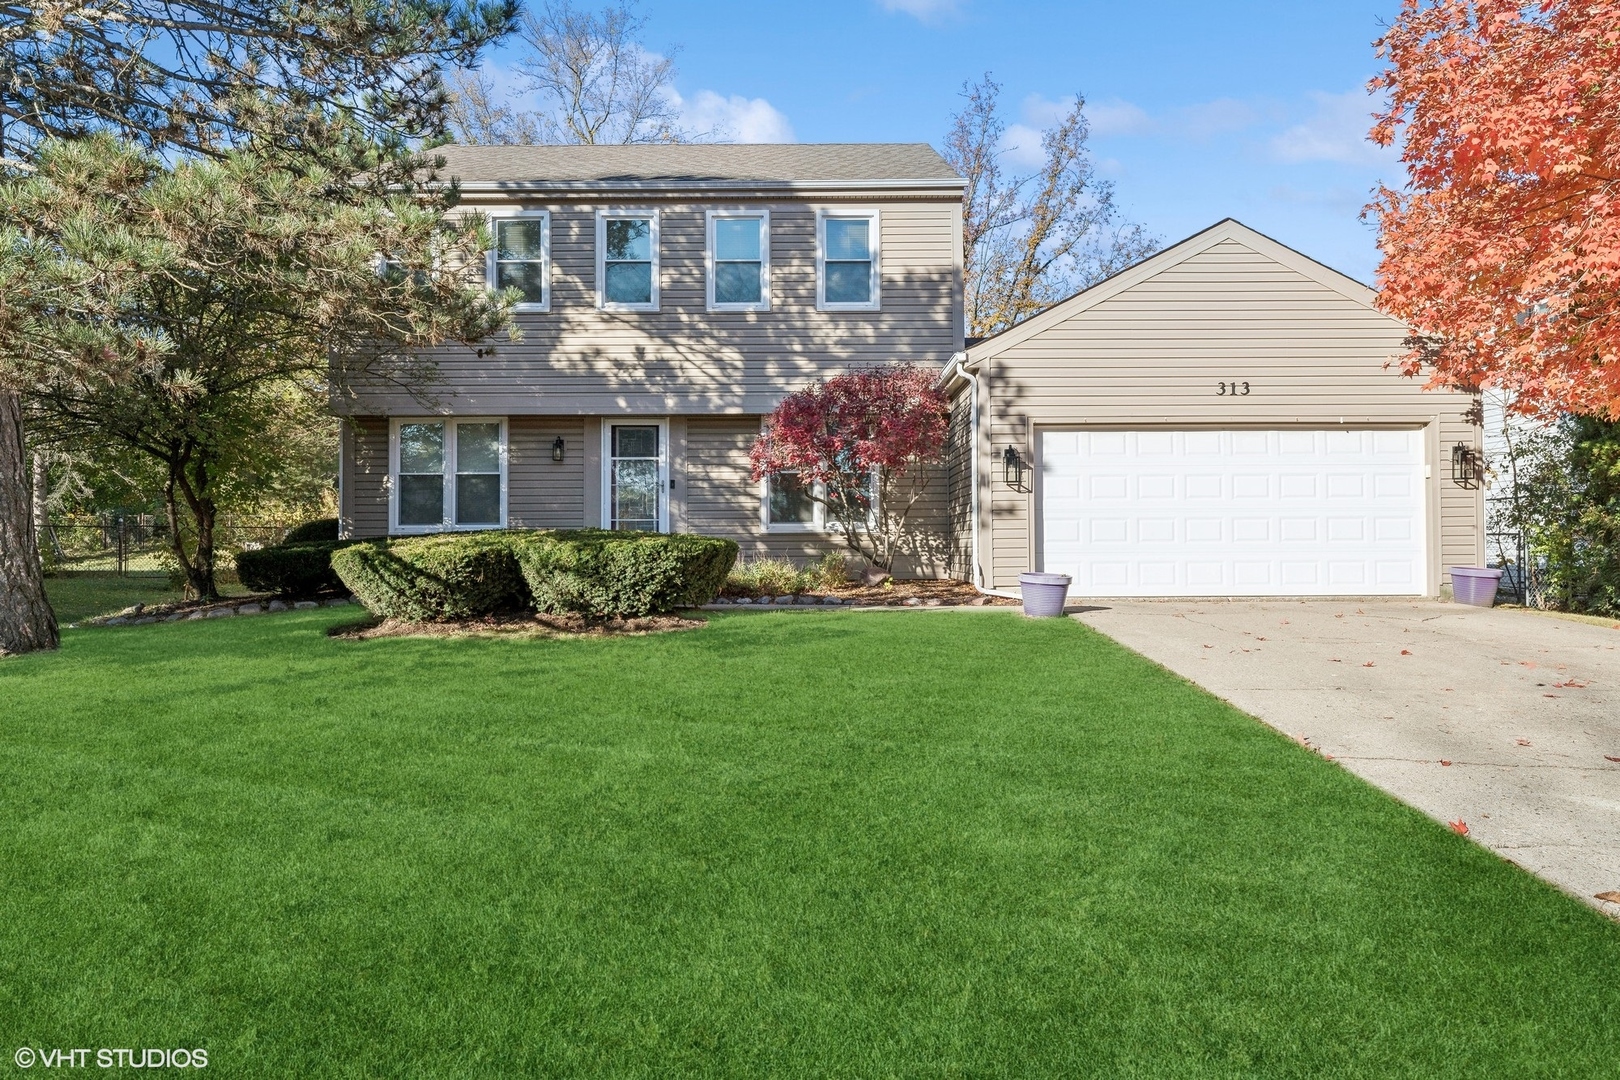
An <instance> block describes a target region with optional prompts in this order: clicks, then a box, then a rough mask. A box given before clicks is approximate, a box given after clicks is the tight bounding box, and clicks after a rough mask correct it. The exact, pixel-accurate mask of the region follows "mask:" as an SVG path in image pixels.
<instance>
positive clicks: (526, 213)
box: [484, 208, 551, 312]
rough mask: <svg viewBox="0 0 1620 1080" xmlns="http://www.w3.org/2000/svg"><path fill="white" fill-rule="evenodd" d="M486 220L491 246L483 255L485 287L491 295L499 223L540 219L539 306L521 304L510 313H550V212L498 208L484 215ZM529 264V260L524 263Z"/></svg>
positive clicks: (497, 247)
mask: <svg viewBox="0 0 1620 1080" xmlns="http://www.w3.org/2000/svg"><path fill="white" fill-rule="evenodd" d="M485 216H486V217H488V218H489V230H490V240H492V241H493V244H492V246H491V247H490V249H489V250H488V251H486V252H484V283H485V285H486V286H488V288H489V290H490V291H491V292H494V291H495V285H496V277H495V264H496V262H497V261H498V260H497V259H496V257H495V256H496V254H497V253H498V252H499V250H500V235H499V232H498V230H499V228H500V222H502V221H511V220H514V219H519V218H539V219H540V297H541V299H540V303H538V304H536V303H532V302H529V301H524V302H522V303H518V304H514V305H513V307H512V310H513V311H516V312H524V311H533V312H546V311H550V310H551V211H550V210H524V209H511V208H500V209H495V210H487V211H485ZM525 261H531V260H525Z"/></svg>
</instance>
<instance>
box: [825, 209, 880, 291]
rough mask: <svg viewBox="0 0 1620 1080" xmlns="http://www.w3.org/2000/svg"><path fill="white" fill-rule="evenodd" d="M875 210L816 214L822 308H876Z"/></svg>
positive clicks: (876, 215)
mask: <svg viewBox="0 0 1620 1080" xmlns="http://www.w3.org/2000/svg"><path fill="white" fill-rule="evenodd" d="M881 280H882V273H881V270H880V268H879V264H878V212H877V211H876V210H822V211H820V212H819V213H818V214H817V215H816V307H818V308H820V309H821V310H822V311H877V310H878V308H879V307H880V306H881V304H880V301H881V296H880V292H881V290H880V286H879V283H880V282H881Z"/></svg>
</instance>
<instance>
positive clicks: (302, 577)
mask: <svg viewBox="0 0 1620 1080" xmlns="http://www.w3.org/2000/svg"><path fill="white" fill-rule="evenodd" d="M356 543H359V541H357V540H331V541H328V542H325V543H319V542H305V543H283V544H277V545H275V546H274V547H267V548H260V549H259V550H257V551H243V552H239V553H238V554H237V556H236V573H237V576H238V577H239V578H241V580H242V584H243V585H246V586H247V587H248V588H250V589H252V590H253V591H254V592H273V593H276V594H278V595H280V596H289V597H302V596H315V595H316V594H318V593H323V592H341V591H342V590H343V582H342V581H341V580H339V579H338V576H337V574H336V572H334V571H333V569H332V553H333V552H335V551H338V550H339V549H341V548H346V547H348V546H350V545H351V544H356Z"/></svg>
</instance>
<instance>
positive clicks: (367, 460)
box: [340, 416, 388, 536]
mask: <svg viewBox="0 0 1620 1080" xmlns="http://www.w3.org/2000/svg"><path fill="white" fill-rule="evenodd" d="M342 452H343V464H342V468H343V493H342V495H343V497H342V504H341V507H340V513H341V516H342V527H343V535H344V536H387V535H388V418H387V417H383V416H355V417H350V418H349V420H348V421H347V422H346V423H345V424H344V425H343V438H342Z"/></svg>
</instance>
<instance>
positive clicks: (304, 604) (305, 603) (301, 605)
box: [293, 600, 321, 611]
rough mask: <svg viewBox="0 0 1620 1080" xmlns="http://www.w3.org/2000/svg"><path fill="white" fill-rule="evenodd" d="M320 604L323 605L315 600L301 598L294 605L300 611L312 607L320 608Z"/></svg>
mask: <svg viewBox="0 0 1620 1080" xmlns="http://www.w3.org/2000/svg"><path fill="white" fill-rule="evenodd" d="M320 606H321V605H319V604H317V603H316V602H315V601H313V600H300V601H298V603H296V604H294V605H293V607H294V608H296V609H297V610H299V611H308V610H309V609H311V608H318V607H320Z"/></svg>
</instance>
